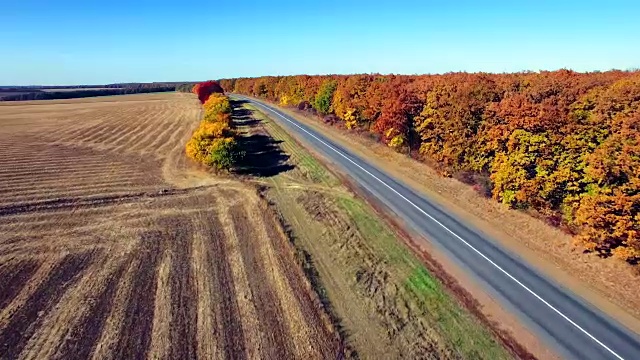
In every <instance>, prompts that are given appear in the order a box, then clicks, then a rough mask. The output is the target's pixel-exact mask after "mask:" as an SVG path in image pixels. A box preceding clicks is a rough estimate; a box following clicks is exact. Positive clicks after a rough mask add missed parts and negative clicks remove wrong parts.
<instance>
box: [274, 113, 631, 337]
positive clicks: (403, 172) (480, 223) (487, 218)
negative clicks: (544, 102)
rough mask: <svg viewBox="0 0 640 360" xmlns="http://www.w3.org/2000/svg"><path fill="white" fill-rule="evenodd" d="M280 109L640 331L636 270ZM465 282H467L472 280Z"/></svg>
mask: <svg viewBox="0 0 640 360" xmlns="http://www.w3.org/2000/svg"><path fill="white" fill-rule="evenodd" d="M281 110H283V111H285V112H287V114H289V115H291V116H294V117H295V118H296V119H298V120H300V121H302V122H304V123H305V124H307V125H309V126H312V127H313V128H314V129H316V130H317V131H320V132H322V133H324V134H325V135H327V136H329V137H331V139H332V140H333V141H336V142H337V143H339V144H340V145H341V146H344V147H347V148H349V149H350V150H352V151H354V152H355V153H356V154H358V155H359V156H361V157H363V158H366V159H367V160H368V161H370V162H372V163H374V164H376V166H378V167H380V168H383V169H384V170H385V171H387V172H388V173H390V174H392V175H393V176H395V177H396V178H399V179H402V181H404V182H405V183H406V184H408V185H409V186H411V187H412V188H414V189H416V190H418V191H421V192H422V193H423V194H425V196H428V197H429V198H431V199H434V200H435V201H436V202H438V203H440V204H441V205H443V206H445V207H446V208H448V209H449V210H451V211H452V212H453V213H454V214H456V215H457V216H459V217H461V218H464V219H465V220H467V221H468V222H470V223H471V224H472V225H473V226H474V227H476V228H477V229H479V230H480V231H482V232H484V233H486V234H489V235H490V236H492V237H493V238H494V239H496V240H498V241H500V242H501V243H502V244H503V245H505V246H506V247H507V248H509V249H511V250H512V251H514V252H516V253H518V254H519V255H520V256H522V257H524V258H526V259H527V260H528V261H529V262H530V264H532V265H533V266H535V267H537V268H538V269H540V270H541V271H542V272H544V273H545V274H547V275H548V276H550V277H552V278H554V279H556V280H557V281H558V282H559V283H561V284H563V285H564V286H566V287H567V288H569V289H571V290H572V291H574V292H575V293H576V294H578V295H579V296H581V297H583V298H584V299H586V300H587V301H590V302H591V303H593V304H595V305H596V306H598V307H599V308H600V309H602V310H603V311H605V312H607V313H608V314H609V315H610V316H612V317H614V318H616V319H617V320H618V321H620V322H621V323H622V324H624V325H626V326H627V327H629V328H630V329H632V330H634V331H635V332H637V333H640V297H639V296H638V281H640V272H639V271H638V270H637V268H634V267H633V266H630V265H627V264H625V263H622V262H619V261H615V259H603V258H600V257H598V256H597V255H595V254H588V253H584V251H582V250H581V249H580V248H577V247H575V246H574V245H573V240H572V238H571V236H570V235H568V234H566V233H565V232H563V231H562V230H561V229H558V228H554V227H552V226H550V225H548V224H547V223H545V222H544V221H542V220H540V219H536V218H534V217H531V216H530V215H528V214H526V213H523V212H519V211H515V210H510V209H508V208H507V207H506V206H503V205H502V204H499V203H497V202H495V201H494V200H492V199H487V198H485V197H483V196H481V195H480V194H478V193H477V192H476V191H475V190H474V189H473V188H472V187H471V186H468V185H466V184H463V183H461V182H459V181H457V180H455V179H452V178H444V177H442V176H441V175H439V174H438V173H437V172H436V171H435V170H433V169H432V168H430V167H429V166H428V165H426V164H423V163H420V162H418V161H416V160H414V159H411V158H409V157H407V156H406V155H404V154H399V153H397V152H395V151H393V150H392V149H390V148H388V147H386V146H384V145H382V144H380V143H377V142H375V141H374V140H373V139H369V138H367V137H365V136H362V135H359V134H358V133H356V132H349V131H347V130H345V129H337V128H335V127H332V126H329V125H327V124H324V123H322V122H321V121H318V120H317V119H316V118H312V117H310V116H309V115H307V114H304V113H302V112H299V111H296V110H288V109H282V108H281ZM426 250H428V251H429V252H433V251H434V250H433V249H426ZM438 257H439V258H440V259H444V258H443V257H442V256H438ZM458 273H459V272H458ZM463 282H466V283H468V280H463ZM483 297H484V295H483ZM490 307H495V306H494V305H490Z"/></svg>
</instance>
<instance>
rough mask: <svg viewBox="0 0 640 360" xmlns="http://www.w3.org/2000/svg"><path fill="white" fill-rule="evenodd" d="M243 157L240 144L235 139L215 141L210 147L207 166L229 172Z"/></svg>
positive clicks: (228, 138)
mask: <svg viewBox="0 0 640 360" xmlns="http://www.w3.org/2000/svg"><path fill="white" fill-rule="evenodd" d="M243 155H244V154H243V153H242V152H241V151H240V149H239V147H238V142H237V141H236V140H235V139H234V138H232V137H227V138H221V139H215V140H214V141H213V143H212V144H211V146H210V147H209V156H208V157H207V159H206V160H207V161H206V164H207V165H209V166H214V167H216V168H217V169H220V170H228V169H230V168H231V167H233V165H234V164H235V163H236V162H237V161H238V160H240V159H241V158H242V156H243Z"/></svg>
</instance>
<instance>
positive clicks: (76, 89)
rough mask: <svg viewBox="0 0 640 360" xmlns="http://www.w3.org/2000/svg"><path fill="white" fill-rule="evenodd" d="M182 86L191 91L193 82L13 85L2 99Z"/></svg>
mask: <svg viewBox="0 0 640 360" xmlns="http://www.w3.org/2000/svg"><path fill="white" fill-rule="evenodd" d="M181 86H188V87H189V91H191V88H192V87H193V83H186V84H185V83H171V82H155V83H120V84H108V85H78V86H12V87H0V101H26V100H54V99H73V98H84V97H92V96H109V95H127V94H140V93H151V92H167V91H176V90H178V88H179V87H181ZM56 90H60V91H56ZM63 90H64V91H63Z"/></svg>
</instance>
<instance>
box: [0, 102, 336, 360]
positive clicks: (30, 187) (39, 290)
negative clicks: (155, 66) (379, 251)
mask: <svg viewBox="0 0 640 360" xmlns="http://www.w3.org/2000/svg"><path fill="white" fill-rule="evenodd" d="M200 111H201V110H200V105H199V104H198V103H197V101H196V100H195V98H194V97H193V96H191V95H184V94H153V95H132V96H121V97H110V98H101V99H99V100H96V99H76V100H65V101H50V102H49V101H46V102H25V103H19V102H16V103H8V104H0V358H3V359H4V358H9V359H13V358H25V359H26V358H32V359H42V358H96V359H98V358H100V359H103V358H136V359H137V358H180V359H184V358H207V359H209V358H256V357H260V358H279V359H284V358H335V357H336V355H337V353H338V352H339V347H340V342H339V340H338V337H337V335H336V334H335V331H334V330H333V329H332V327H331V323H330V321H329V320H328V317H327V316H326V314H324V313H323V312H322V311H321V310H320V306H319V300H318V299H317V297H316V295H315V293H314V292H313V291H312V289H311V287H310V285H309V284H308V282H307V281H306V280H305V278H304V275H303V273H302V270H301V269H300V268H299V267H298V266H297V265H296V260H295V257H294V253H293V250H292V248H291V246H290V243H289V240H288V239H287V238H286V236H285V235H284V233H283V231H282V229H281V228H280V226H279V225H278V223H277V221H276V220H275V218H274V216H273V214H272V213H271V212H270V210H269V209H268V207H267V205H266V204H264V203H263V202H264V201H263V200H261V199H260V198H259V197H258V195H257V193H256V191H255V190H254V189H253V188H251V187H250V186H249V185H246V184H244V183H242V182H239V181H235V180H233V179H228V178H221V177H215V176H212V175H210V174H208V173H207V172H205V171H203V170H201V169H198V168H197V167H195V166H192V165H191V164H190V163H189V162H188V161H187V160H186V158H185V156H184V144H185V142H186V140H187V139H188V138H189V136H190V135H191V131H192V130H193V128H194V127H195V126H196V125H197V123H198V121H199V120H200Z"/></svg>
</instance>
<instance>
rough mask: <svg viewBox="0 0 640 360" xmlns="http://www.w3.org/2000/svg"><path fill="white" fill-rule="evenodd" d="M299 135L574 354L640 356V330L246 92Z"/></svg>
mask: <svg viewBox="0 0 640 360" xmlns="http://www.w3.org/2000/svg"><path fill="white" fill-rule="evenodd" d="M233 97H235V98H239V99H243V100H246V101H249V102H250V103H252V104H253V105H254V106H256V107H257V108H259V109H260V110H262V111H264V112H265V113H266V114H268V115H269V116H270V117H271V118H272V119H274V120H276V121H277V122H278V123H279V124H280V125H282V126H283V128H285V129H287V131H289V133H290V134H291V135H293V136H294V137H296V138H297V139H298V140H300V141H301V143H303V144H305V145H306V146H310V147H312V148H313V150H315V151H317V152H319V153H321V154H322V155H323V156H325V157H326V158H327V159H329V160H330V161H331V162H333V163H334V164H335V165H336V166H337V167H339V170H341V171H342V172H343V173H345V174H347V175H348V176H350V177H351V178H352V179H353V180H354V181H355V182H356V183H357V184H358V185H359V186H360V187H361V188H362V189H364V190H365V191H367V192H369V193H370V195H372V196H373V197H375V198H377V199H378V200H379V201H381V202H382V203H383V204H384V205H386V206H387V207H388V209H390V210H391V211H393V212H394V213H395V214H396V215H397V216H398V217H400V218H401V219H403V221H404V223H405V224H406V226H408V227H409V229H407V230H410V231H413V232H415V233H417V234H420V235H422V237H423V238H425V239H428V240H425V241H430V242H431V243H432V244H433V245H434V246H436V247H437V248H438V249H440V250H441V251H443V252H444V253H445V255H447V256H448V257H449V258H450V259H451V260H452V261H454V262H455V263H456V264H457V265H459V266H460V267H461V268H462V269H464V270H465V271H466V272H467V273H468V274H469V275H470V276H471V277H472V278H473V279H475V280H476V281H477V282H478V283H480V284H481V285H482V286H483V287H484V288H485V289H486V290H487V291H488V292H489V293H490V294H492V295H493V296H494V297H495V298H496V299H497V300H498V301H499V302H500V303H501V304H502V305H503V306H504V307H505V308H507V309H508V310H510V311H511V312H513V313H514V314H515V315H516V316H518V318H519V319H520V320H521V321H522V322H523V323H524V324H525V325H526V326H527V327H529V328H530V329H531V330H532V331H533V332H534V333H536V334H538V336H539V337H540V338H541V339H542V340H543V341H545V342H546V343H547V344H548V345H549V346H551V347H552V348H553V349H555V350H556V352H557V353H559V354H560V355H561V356H562V357H564V358H568V359H581V360H582V359H640V337H639V336H638V335H637V334H635V333H634V332H632V331H631V330H629V329H627V328H625V327H624V326H622V325H621V324H619V323H618V322H616V321H615V320H613V319H612V318H610V317H608V316H607V315H606V314H604V313H603V312H601V311H600V310H599V309H597V308H596V307H595V306H593V305H591V304H589V303H587V302H586V301H585V300H584V299H581V298H579V297H578V296H576V295H575V294H573V293H572V292H571V291H569V290H567V289H565V288H563V287H562V286H561V285H559V284H557V283H555V282H554V281H553V280H551V279H549V278H547V277H545V276H544V275H542V274H541V273H540V272H539V271H537V270H535V269H534V268H533V267H532V266H530V265H529V264H527V262H526V261H525V260H524V259H522V258H520V257H519V256H517V255H516V254H514V253H512V252H510V251H508V250H506V249H505V248H503V247H501V246H500V245H499V243H498V242H497V241H495V240H492V239H491V238H490V237H488V236H487V235H485V234H483V233H481V232H480V231H478V230H477V229H474V228H473V227H472V226H470V225H468V224H465V223H464V221H462V220H460V219H458V218H456V217H455V216H453V215H451V214H449V213H447V211H445V210H444V209H443V208H442V207H441V206H439V205H438V204H437V203H435V202H434V201H432V200H430V199H428V198H427V197H425V196H424V195H422V194H421V193H420V192H418V191H415V190H413V189H411V187H409V186H407V185H406V184H403V183H402V181H400V180H398V179H395V178H393V177H392V176H390V175H388V174H386V173H385V172H384V171H382V170H380V169H379V168H377V167H376V166H374V165H372V164H371V163H369V162H367V161H366V160H365V159H363V158H360V157H358V156H356V155H354V154H353V153H352V152H351V151H349V149H346V148H344V147H341V146H340V145H338V144H336V143H334V142H332V141H331V140H330V139H328V138H326V137H325V136H323V135H322V134H320V133H318V132H316V131H314V130H313V128H310V127H308V126H306V125H304V124H303V123H300V122H299V121H297V120H295V119H294V118H292V117H290V116H288V115H286V114H285V113H283V112H281V111H279V110H278V109H276V108H275V107H273V106H271V105H269V104H267V103H264V102H261V101H257V100H255V99H252V98H247V97H244V96H239V95H233Z"/></svg>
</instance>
